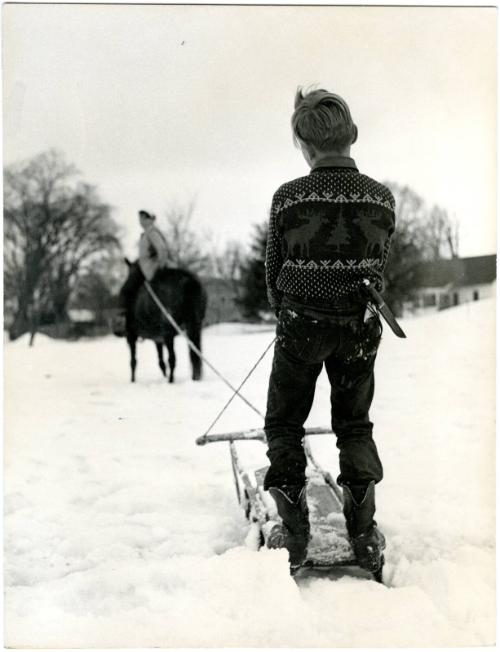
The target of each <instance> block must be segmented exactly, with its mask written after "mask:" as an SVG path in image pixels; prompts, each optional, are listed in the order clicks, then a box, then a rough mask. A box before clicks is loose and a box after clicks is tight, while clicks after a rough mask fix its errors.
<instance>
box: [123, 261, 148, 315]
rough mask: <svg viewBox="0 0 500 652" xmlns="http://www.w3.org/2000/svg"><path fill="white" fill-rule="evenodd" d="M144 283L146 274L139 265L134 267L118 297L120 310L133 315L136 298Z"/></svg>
mask: <svg viewBox="0 0 500 652" xmlns="http://www.w3.org/2000/svg"><path fill="white" fill-rule="evenodd" d="M143 283H144V274H143V273H142V271H141V268H140V267H139V265H132V267H131V268H130V271H129V275H128V278H127V280H126V281H125V283H124V284H123V287H122V289H121V290H120V294H119V297H118V300H119V304H120V308H121V309H122V310H123V311H125V312H127V313H129V312H130V313H132V311H133V308H134V303H135V298H136V296H137V293H138V292H139V288H140V287H141V285H142V284H143Z"/></svg>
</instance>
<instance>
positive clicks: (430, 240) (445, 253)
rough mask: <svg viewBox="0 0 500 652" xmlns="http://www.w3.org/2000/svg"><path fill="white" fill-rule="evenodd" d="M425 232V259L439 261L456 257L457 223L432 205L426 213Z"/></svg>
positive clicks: (442, 210)
mask: <svg viewBox="0 0 500 652" xmlns="http://www.w3.org/2000/svg"><path fill="white" fill-rule="evenodd" d="M423 228H424V231H425V236H426V238H425V243H426V252H425V253H426V256H425V257H426V258H427V259H430V260H440V259H442V258H456V257H457V256H458V244H459V243H458V237H459V231H458V223H457V221H456V220H453V219H452V218H450V216H449V215H448V212H447V211H446V210H445V209H444V208H441V207H440V206H437V205H434V206H433V207H432V208H431V210H430V211H429V212H428V213H427V216H426V218H425V220H424V224H423Z"/></svg>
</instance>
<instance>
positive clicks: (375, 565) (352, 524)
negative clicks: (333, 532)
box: [342, 481, 385, 573]
mask: <svg viewBox="0 0 500 652" xmlns="http://www.w3.org/2000/svg"><path fill="white" fill-rule="evenodd" d="M342 490H343V492H344V516H345V519H346V525H347V533H348V534H349V539H350V542H351V545H352V548H353V550H354V554H355V555H356V559H357V561H358V564H359V565H360V566H361V568H363V569H364V570H367V571H370V572H371V573H378V572H379V571H381V569H382V566H383V564H384V557H383V554H382V551H383V550H384V549H385V537H384V535H383V534H382V532H380V530H379V529H378V528H377V523H376V522H375V521H374V520H373V516H374V514H375V482H374V481H372V482H370V484H369V485H368V487H367V489H366V492H365V494H364V496H363V499H362V500H361V502H359V503H358V502H356V500H355V499H354V496H353V495H352V492H351V489H350V488H349V487H348V486H346V485H343V486H342Z"/></svg>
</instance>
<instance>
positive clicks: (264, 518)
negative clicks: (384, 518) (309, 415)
mask: <svg viewBox="0 0 500 652" xmlns="http://www.w3.org/2000/svg"><path fill="white" fill-rule="evenodd" d="M328 433H330V434H331V430H328V429H324V428H309V429H306V436H305V438H304V450H305V453H306V457H307V462H308V465H307V470H306V475H307V484H306V497H307V504H308V507H309V522H310V525H311V538H310V541H309V544H308V547H307V557H306V559H305V561H304V562H303V564H302V566H301V568H300V569H299V571H298V572H297V573H296V576H300V575H303V574H306V573H308V572H310V571H321V570H329V569H334V568H339V567H340V568H341V567H348V566H358V564H357V561H356V557H355V555H354V553H353V550H352V548H351V544H350V542H349V538H348V535H347V531H346V528H345V519H344V515H343V512H342V507H343V497H342V490H341V489H340V487H339V486H338V485H337V483H336V482H335V479H334V478H333V477H332V476H331V474H330V473H329V472H328V471H325V470H324V469H322V467H321V466H320V464H319V463H318V462H317V460H316V459H315V457H314V455H313V452H312V450H311V447H310V445H309V442H308V437H309V436H311V435H317V434H328ZM218 441H219V442H220V441H228V442H229V449H230V454H231V464H232V468H233V474H234V483H235V488H236V495H237V498H238V502H239V503H240V505H241V507H242V508H243V511H244V513H245V517H246V518H247V519H248V521H249V523H250V524H251V526H252V527H253V528H254V530H255V536H256V539H257V544H258V546H267V547H269V548H277V547H283V546H284V532H283V526H282V522H281V519H280V517H279V516H278V513H277V509H276V504H275V502H274V500H273V498H272V497H271V495H270V494H269V492H268V491H265V490H264V477H265V475H266V471H267V468H268V463H267V457H266V455H265V449H264V447H262V446H258V445H256V444H255V441H259V442H262V443H265V441H266V439H265V434H264V431H263V430H261V429H255V430H247V431H244V432H233V433H227V434H218V435H217V434H215V435H208V436H207V437H205V438H200V439H198V440H197V443H198V444H200V445H203V444H205V443H209V442H218ZM382 568H383V561H382V566H381V567H380V569H379V570H378V571H377V573H374V574H373V578H374V579H375V580H377V581H378V582H382ZM368 575H370V574H369V573H368Z"/></svg>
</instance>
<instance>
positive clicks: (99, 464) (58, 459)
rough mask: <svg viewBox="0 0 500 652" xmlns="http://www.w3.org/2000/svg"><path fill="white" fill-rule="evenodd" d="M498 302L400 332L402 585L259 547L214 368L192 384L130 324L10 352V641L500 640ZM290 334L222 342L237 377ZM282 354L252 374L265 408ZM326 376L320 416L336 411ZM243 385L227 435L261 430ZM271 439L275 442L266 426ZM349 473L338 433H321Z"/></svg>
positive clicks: (384, 357) (20, 345) (218, 351)
mask: <svg viewBox="0 0 500 652" xmlns="http://www.w3.org/2000/svg"><path fill="white" fill-rule="evenodd" d="M494 322H495V303H494V302H493V301H483V302H479V303H475V304H468V305H465V306H462V307H459V308H454V309H450V310H448V311H445V312H443V313H439V314H436V315H433V316H428V317H423V318H420V319H414V320H407V321H406V322H404V323H403V326H404V328H405V330H406V332H407V335H408V339H407V340H398V339H396V338H395V337H394V336H393V335H392V334H391V333H390V332H389V331H388V329H386V332H385V336H384V340H383V343H382V346H381V350H380V353H379V359H378V361H377V367H376V373H377V389H376V397H375V402H374V406H373V409H372V413H371V416H372V420H373V421H374V422H375V437H376V441H377V443H378V446H379V451H380V455H381V458H382V460H383V462H384V467H385V479H384V481H383V482H382V483H381V484H380V485H379V486H378V487H377V491H378V512H377V520H378V522H379V525H380V527H381V529H382V530H383V531H384V533H385V535H386V537H387V539H388V548H387V554H386V560H387V563H386V570H385V581H386V585H385V586H384V585H378V584H376V583H375V582H372V581H367V580H364V579H361V578H359V577H353V576H352V575H351V576H350V575H349V574H347V573H344V574H341V573H337V574H335V575H326V576H321V577H314V578H308V579H304V580H300V581H299V582H298V583H296V582H295V581H293V580H292V579H291V578H290V577H289V575H288V569H287V562H286V553H285V552H284V551H271V550H262V551H260V552H258V551H256V550H255V549H253V548H252V545H251V537H250V536H248V526H247V523H246V521H245V520H244V517H243V514H242V513H241V510H240V508H239V506H238V504H237V502H236V497H235V493H234V488H233V479H232V473H231V468H230V460H229V452H228V447H227V444H211V445H209V446H205V447H197V446H196V445H195V443H194V440H195V438H196V437H198V436H199V435H201V434H203V432H204V431H205V429H206V427H208V424H209V423H210V421H211V420H212V419H213V418H214V417H215V415H216V414H217V412H218V411H219V409H220V408H221V407H222V405H223V404H224V403H225V401H226V400H227V398H228V397H229V395H230V390H229V389H228V388H227V387H226V386H225V385H224V384H223V383H222V382H221V381H220V380H219V379H218V378H217V377H216V376H215V375H214V374H213V373H212V372H210V371H209V370H208V369H206V370H205V378H204V380H203V381H202V382H200V383H194V382H192V381H191V380H190V373H189V364H188V356H187V347H186V344H185V342H183V341H182V340H181V339H179V338H177V341H176V350H177V355H178V368H177V374H176V383H175V384H174V385H169V384H168V383H166V382H165V381H164V379H163V378H162V376H161V375H160V371H159V369H158V368H157V365H156V352H155V349H154V346H153V344H152V343H151V342H144V343H142V344H141V345H140V346H139V347H138V359H139V366H138V372H137V383H136V384H135V385H132V384H130V383H129V382H128V377H129V372H128V353H127V350H126V344H125V342H124V341H123V340H119V339H116V338H114V337H112V336H109V337H106V338H103V339H100V340H94V341H79V342H76V343H68V342H56V341H51V340H49V339H47V338H45V337H42V336H37V338H36V341H35V347H34V348H32V349H29V348H28V346H27V340H26V339H24V338H23V339H22V340H21V341H17V342H15V343H8V344H6V345H5V349H4V353H5V355H4V359H5V371H6V385H5V388H6V389H5V413H6V429H5V430H6V433H5V520H4V532H5V567H6V570H5V590H6V594H5V639H6V640H5V643H6V645H8V646H14V647H51V648H70V647H84V648H88V647H99V648H102V647H104V648H105V647H122V648H123V647H396V646H398V647H399V646H401V647H403V646H413V647H424V646H436V647H443V646H481V645H492V644H494V642H495V548H494V546H495V512H494V507H495V506H494V473H495V442H494V399H495V391H494V389H495V360H494V335H495V333H494ZM272 337H273V331H272V330H270V329H269V328H267V329H266V328H255V327H254V328H252V327H250V326H244V325H219V326H214V327H211V328H209V329H206V330H205V332H204V351H205V353H206V355H207V357H208V358H209V359H210V360H211V361H212V363H213V364H214V365H215V366H216V367H218V368H219V369H220V370H221V371H222V372H223V373H224V374H226V375H227V376H228V378H229V379H230V380H231V381H232V383H233V384H235V385H237V384H238V383H239V381H240V380H241V379H242V378H243V377H244V375H245V374H246V372H247V371H248V370H249V369H250V367H251V366H252V365H253V363H254V362H255V360H256V359H257V357H258V356H259V355H260V353H261V352H262V351H263V350H264V349H265V347H266V346H267V344H268V343H269V341H270V340H271V339H272ZM270 364H271V354H270V353H269V354H268V355H267V356H266V358H265V359H264V361H263V363H262V364H261V365H260V366H259V367H258V369H257V371H256V372H255V374H254V375H253V376H252V378H251V380H250V381H249V382H248V384H247V386H246V388H245V394H246V396H247V398H248V399H249V400H250V401H252V402H253V403H254V404H255V405H257V407H259V409H260V410H262V411H263V410H264V408H265V396H266V389H267V379H268V375H269V370H270ZM328 403H329V393H328V381H327V378H326V375H324V374H322V376H321V378H320V382H319V386H318V390H317V393H316V399H315V405H314V408H313V411H312V413H311V416H310V418H309V421H308V424H307V425H309V426H328V423H329V419H328V412H329V408H328ZM261 425H262V423H261V420H260V419H259V417H258V416H257V415H256V414H255V413H253V412H252V411H251V410H250V409H249V408H248V407H247V406H246V405H244V404H243V403H242V402H241V401H234V402H233V403H232V405H231V406H230V408H229V410H228V411H227V413H226V415H225V416H224V417H223V419H222V420H221V422H220V423H219V424H218V425H217V427H216V428H215V431H217V432H225V431H228V430H239V429H242V428H246V427H259V426H261ZM253 445H254V446H256V447H261V449H262V453H263V452H264V447H263V445H262V444H260V443H258V442H255V443H254V444H253ZM314 447H315V450H316V451H317V453H318V457H319V458H320V460H321V461H322V463H323V464H324V465H325V466H328V467H329V468H331V470H332V471H333V473H336V471H337V453H336V449H335V445H334V441H333V437H332V438H330V437H316V438H315V439H314Z"/></svg>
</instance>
